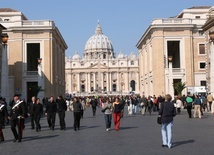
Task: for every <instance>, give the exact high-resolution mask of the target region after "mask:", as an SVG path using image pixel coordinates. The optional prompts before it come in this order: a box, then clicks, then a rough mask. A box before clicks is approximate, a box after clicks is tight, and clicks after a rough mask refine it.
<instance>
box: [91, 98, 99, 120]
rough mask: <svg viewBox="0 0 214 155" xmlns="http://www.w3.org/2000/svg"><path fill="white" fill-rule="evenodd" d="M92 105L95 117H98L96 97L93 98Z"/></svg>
mask: <svg viewBox="0 0 214 155" xmlns="http://www.w3.org/2000/svg"><path fill="white" fill-rule="evenodd" d="M90 104H91V107H92V113H93V116H95V115H96V110H97V104H98V101H97V99H96V98H95V97H92V99H91V102H90Z"/></svg>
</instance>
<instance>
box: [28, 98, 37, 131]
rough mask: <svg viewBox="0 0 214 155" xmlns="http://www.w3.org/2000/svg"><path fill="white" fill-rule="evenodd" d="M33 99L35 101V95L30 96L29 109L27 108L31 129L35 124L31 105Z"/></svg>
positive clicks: (33, 102)
mask: <svg viewBox="0 0 214 155" xmlns="http://www.w3.org/2000/svg"><path fill="white" fill-rule="evenodd" d="M35 101H36V97H35V96H33V97H32V98H31V102H30V104H29V109H28V112H29V113H28V115H29V116H30V122H31V129H32V130H33V129H34V126H35V118H34V113H33V105H34V104H35Z"/></svg>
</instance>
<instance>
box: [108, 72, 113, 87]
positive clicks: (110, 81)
mask: <svg viewBox="0 0 214 155" xmlns="http://www.w3.org/2000/svg"><path fill="white" fill-rule="evenodd" d="M109 76H110V77H109V91H112V88H111V87H112V80H111V72H109Z"/></svg>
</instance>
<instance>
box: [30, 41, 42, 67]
mask: <svg viewBox="0 0 214 155" xmlns="http://www.w3.org/2000/svg"><path fill="white" fill-rule="evenodd" d="M38 58H40V43H27V71H38V68H37V66H38Z"/></svg>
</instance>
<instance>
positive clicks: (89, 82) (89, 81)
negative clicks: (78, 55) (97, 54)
mask: <svg viewBox="0 0 214 155" xmlns="http://www.w3.org/2000/svg"><path fill="white" fill-rule="evenodd" d="M87 78H88V83H87V84H88V93H89V92H91V73H88V77H87Z"/></svg>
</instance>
